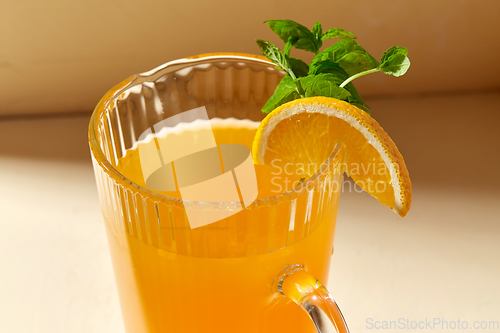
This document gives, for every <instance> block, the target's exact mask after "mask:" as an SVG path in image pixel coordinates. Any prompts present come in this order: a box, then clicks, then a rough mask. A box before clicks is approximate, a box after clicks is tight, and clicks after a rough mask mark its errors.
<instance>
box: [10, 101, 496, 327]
mask: <svg viewBox="0 0 500 333" xmlns="http://www.w3.org/2000/svg"><path fill="white" fill-rule="evenodd" d="M499 102H500V93H491V94H483V95H464V96H448V97H446V96H445V97H427V98H420V99H391V100H375V101H372V103H371V104H372V109H373V110H374V111H373V113H374V114H375V117H376V118H377V119H379V122H380V123H381V124H382V125H383V126H384V127H385V128H386V130H387V131H388V132H389V133H390V134H391V136H392V137H393V139H394V140H395V141H396V143H398V146H399V147H400V149H401V151H402V152H403V155H404V156H405V158H406V161H407V164H408V167H409V169H410V174H411V175H412V180H413V184H414V185H413V193H414V200H413V206H412V209H411V211H410V213H409V214H408V216H407V217H406V218H405V219H400V218H398V217H397V216H396V215H395V214H394V213H392V212H391V211H390V210H389V209H387V208H386V207H383V206H381V205H380V204H378V202H377V201H376V200H375V199H373V198H371V197H370V196H369V195H368V194H366V193H344V194H343V196H342V199H341V203H340V211H339V215H338V224H337V234H336V239H335V253H334V255H333V257H332V258H333V259H332V260H333V267H332V270H331V277H330V281H329V284H328V286H329V289H330V290H331V292H332V293H333V294H334V297H335V298H336V299H337V301H338V303H339V304H340V306H341V308H342V310H343V311H344V314H345V317H346V320H347V322H348V324H349V325H350V328H351V332H353V333H355V332H370V331H380V332H382V331H383V332H387V331H394V332H395V331H398V332H404V331H415V330H414V329H413V330H412V329H396V330H376V329H373V328H372V329H370V327H369V326H370V325H369V323H370V319H369V318H372V321H371V322H373V323H375V321H398V320H400V318H403V319H404V320H406V319H408V320H409V321H425V320H426V319H427V320H431V321H432V320H433V318H442V319H443V320H446V321H448V322H451V321H455V322H456V321H457V320H460V321H461V322H462V321H468V325H469V327H470V326H471V325H473V322H474V321H497V322H500V284H499V282H500V190H499V185H500V181H499V177H498V171H499V167H498V165H499V156H498V155H499V152H500V130H499V125H500V121H499V120H500V117H499V116H498V114H499V111H500V110H499V105H500V103H499ZM435 115H441V116H440V117H436V116H435ZM394 119H396V121H394ZM87 124H88V115H86V116H84V115H81V116H71V117H63V118H60V117H59V118H57V117H49V118H33V119H3V120H0V228H1V232H0V267H1V269H0V326H1V327H2V329H0V331H1V332H8V333H17V332H22V333H24V332H26V333H27V332H30V333H38V332H40V333H42V332H43V333H45V332H47V333H48V332H50V333H59V332H60V333H80V332H82V333H83V332H84V333H90V332H91V333H100V332H103V333H104V332H106V333H115V332H116V333H122V332H124V328H123V324H122V322H121V314H120V309H119V304H118V298H117V294H116V288H115V285H114V279H113V272H112V268H111V262H110V257H109V254H108V249H107V243H106V237H105V232H104V227H103V223H102V219H101V213H100V208H99V202H98V199H97V192H96V187H95V184H94V176H93V171H92V167H91V163H90V157H89V152H88V148H87V140H86V137H87V136H86V131H87ZM443 128H446V130H445V131H441V129H443ZM415 141H417V143H416V142H415ZM14 145H15V146H14ZM484 146H487V147H489V150H487V149H485V148H484ZM427 331H434V332H446V331H456V330H445V329H442V327H441V326H439V325H438V326H437V327H435V330H429V329H427ZM474 331H477V330H474ZM486 331H487V332H497V331H500V329H498V326H497V329H493V330H486Z"/></svg>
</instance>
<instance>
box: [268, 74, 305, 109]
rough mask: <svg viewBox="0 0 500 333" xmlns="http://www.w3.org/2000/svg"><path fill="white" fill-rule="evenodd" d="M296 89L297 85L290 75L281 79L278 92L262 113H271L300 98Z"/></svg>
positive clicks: (276, 91)
mask: <svg viewBox="0 0 500 333" xmlns="http://www.w3.org/2000/svg"><path fill="white" fill-rule="evenodd" d="M295 88H296V85H295V82H294V81H293V79H292V78H291V77H290V75H286V76H285V77H284V78H283V79H281V81H280V83H279V84H278V86H277V87H276V90H275V91H274V94H273V95H272V96H271V98H269V99H268V100H267V102H266V104H265V105H264V106H263V107H262V112H264V113H270V112H271V111H273V110H274V109H276V108H277V107H278V106H280V105H281V104H285V103H286V102H290V101H293V100H294V99H297V98H300V95H299V93H298V92H297V90H295Z"/></svg>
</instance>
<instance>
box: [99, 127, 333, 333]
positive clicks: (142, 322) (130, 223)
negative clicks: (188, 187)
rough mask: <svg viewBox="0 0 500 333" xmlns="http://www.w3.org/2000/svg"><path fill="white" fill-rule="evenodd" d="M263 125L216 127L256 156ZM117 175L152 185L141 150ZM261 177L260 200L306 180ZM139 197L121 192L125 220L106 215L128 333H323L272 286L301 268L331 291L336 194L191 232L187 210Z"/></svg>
mask: <svg viewBox="0 0 500 333" xmlns="http://www.w3.org/2000/svg"><path fill="white" fill-rule="evenodd" d="M257 126H258V123H252V122H249V121H239V120H224V121H217V120H216V121H213V122H212V129H213V133H214V136H215V139H216V142H217V143H218V144H223V143H238V144H243V145H246V146H248V147H250V146H251V143H252V140H253V136H254V134H255V131H256V128H257ZM198 131H199V129H197V128H196V127H192V128H185V129H183V130H182V131H180V134H181V137H180V138H181V139H182V140H196V137H197V135H196V134H197V132H198ZM198 134H199V133H198ZM166 135H169V134H166ZM176 135H179V133H177V134H176ZM153 143H154V141H152V140H151V141H149V144H153ZM140 144H148V142H143V143H139V145H140ZM117 169H118V171H120V172H121V173H122V174H123V175H124V176H126V177H127V178H129V179H130V180H132V181H134V182H135V183H137V184H138V185H142V186H144V180H143V179H142V172H141V169H140V163H139V156H138V147H137V146H136V147H133V148H132V149H130V150H129V151H128V152H127V154H126V156H124V157H123V158H122V159H120V161H119V164H118V166H117ZM281 171H282V170H281ZM256 175H257V182H258V189H259V195H258V197H259V198H266V197H269V196H271V195H276V194H279V193H283V192H284V191H286V190H290V189H291V188H292V184H296V183H297V181H299V179H300V178H301V175H297V174H285V173H283V172H280V171H279V170H275V169H273V168H272V167H269V166H256ZM133 190H134V188H133V186H132V185H130V188H124V189H123V191H122V192H121V193H120V198H119V200H120V201H121V202H122V203H123V204H122V206H123V212H124V213H123V220H121V219H120V218H118V219H117V218H116V217H113V216H106V214H105V220H106V229H107V234H108V239H109V245H110V248H111V255H112V257H113V264H114V271H115V277H116V280H117V285H118V288H119V291H120V292H119V295H120V302H121V306H122V312H123V317H124V321H125V324H126V330H127V332H129V333H132V332H134V333H135V332H138V333H142V332H144V333H147V332H148V333H152V332H155V333H156V332H175V333H184V332H186V333H187V332H193V333H194V332H218V333H221V332H222V333H223V332H243V333H245V332H263V333H266V332H273V333H277V332H315V328H314V325H313V324H312V322H311V321H310V319H309V318H308V316H307V314H306V313H304V312H303V311H302V310H301V309H300V308H299V307H298V306H297V305H295V304H293V303H291V302H290V301H288V300H287V299H286V298H284V297H283V296H281V295H279V294H277V293H276V292H275V291H273V289H272V287H271V286H272V283H273V280H274V278H275V277H276V276H277V275H278V273H279V272H280V271H281V270H283V269H284V268H285V267H286V266H288V265H293V264H302V265H304V266H305V267H306V269H307V271H308V272H309V273H311V274H312V275H313V276H315V277H316V278H317V279H319V280H320V281H322V282H323V283H326V280H327V276H328V270H329V266H330V255H331V253H332V251H333V249H332V246H333V235H334V232H333V231H334V227H335V217H336V213H337V205H338V193H333V194H332V193H329V194H325V192H321V191H319V190H318V191H313V192H312V193H311V194H309V195H308V194H307V193H306V194H304V195H301V196H299V197H297V198H291V199H290V200H285V199H286V198H285V199H282V200H281V201H279V202H274V203H273V202H269V203H267V204H266V205H263V206H261V207H256V208H254V209H248V210H243V211H241V212H239V213H237V214H235V215H233V216H231V217H229V218H227V219H224V220H221V221H219V222H216V223H212V224H210V225H207V226H204V227H200V228H196V229H191V228H189V224H188V223H187V221H186V219H185V214H184V213H183V211H182V209H183V208H182V206H172V205H170V204H169V203H168V202H165V200H163V201H162V200H158V198H157V197H154V196H153V195H143V196H138V195H135V194H133V193H134V192H133ZM163 194H166V195H169V196H173V197H178V196H179V195H178V193H174V192H168V193H167V192H165V193H163Z"/></svg>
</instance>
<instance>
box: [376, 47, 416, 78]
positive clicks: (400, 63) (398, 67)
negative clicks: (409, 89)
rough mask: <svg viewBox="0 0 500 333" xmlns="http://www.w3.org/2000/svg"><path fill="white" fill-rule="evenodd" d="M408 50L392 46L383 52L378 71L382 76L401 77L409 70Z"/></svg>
mask: <svg viewBox="0 0 500 333" xmlns="http://www.w3.org/2000/svg"><path fill="white" fill-rule="evenodd" d="M407 55H408V50H407V49H406V48H404V47H399V46H393V47H391V48H390V49H389V50H387V51H385V52H384V54H383V55H382V59H381V60H380V63H381V64H380V71H381V72H382V73H384V74H389V75H394V76H401V75H404V74H405V73H406V71H408V68H410V59H408V56H407Z"/></svg>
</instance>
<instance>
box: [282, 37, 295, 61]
mask: <svg viewBox="0 0 500 333" xmlns="http://www.w3.org/2000/svg"><path fill="white" fill-rule="evenodd" d="M297 40H298V38H297V37H290V38H288V41H287V42H286V44H285V48H284V49H283V53H285V56H286V57H287V58H288V57H290V50H291V49H292V46H293V44H295V43H296V42H297Z"/></svg>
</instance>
